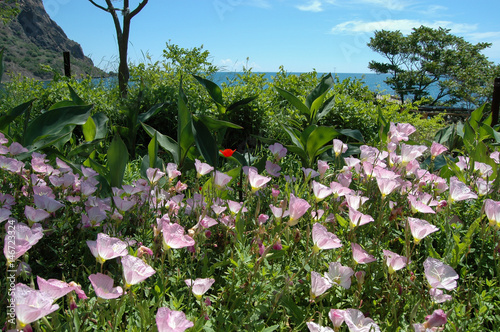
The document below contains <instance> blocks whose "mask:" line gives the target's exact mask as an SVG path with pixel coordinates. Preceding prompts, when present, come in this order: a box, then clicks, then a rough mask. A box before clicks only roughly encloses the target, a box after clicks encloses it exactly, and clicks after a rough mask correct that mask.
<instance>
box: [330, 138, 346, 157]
mask: <svg viewBox="0 0 500 332" xmlns="http://www.w3.org/2000/svg"><path fill="white" fill-rule="evenodd" d="M346 151H347V144H345V143H344V142H342V141H341V140H339V139H334V140H333V152H334V153H335V157H338V156H340V155H341V154H342V153H344V152H346Z"/></svg>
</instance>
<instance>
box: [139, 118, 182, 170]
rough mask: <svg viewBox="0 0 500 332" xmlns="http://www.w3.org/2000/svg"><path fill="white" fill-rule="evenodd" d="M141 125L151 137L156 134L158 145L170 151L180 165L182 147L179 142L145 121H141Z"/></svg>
mask: <svg viewBox="0 0 500 332" xmlns="http://www.w3.org/2000/svg"><path fill="white" fill-rule="evenodd" d="M141 125H142V128H144V130H145V131H146V133H147V134H148V135H149V136H150V137H154V136H155V135H156V139H157V141H158V145H160V146H161V147H162V148H163V149H164V150H165V151H167V152H170V154H171V155H172V158H173V159H174V162H175V163H176V164H177V165H178V164H179V162H180V148H179V145H178V144H177V142H176V141H174V140H173V139H172V138H170V137H168V136H167V135H163V134H162V133H160V132H159V131H157V130H156V129H154V128H152V127H150V126H148V125H147V124H145V123H141Z"/></svg>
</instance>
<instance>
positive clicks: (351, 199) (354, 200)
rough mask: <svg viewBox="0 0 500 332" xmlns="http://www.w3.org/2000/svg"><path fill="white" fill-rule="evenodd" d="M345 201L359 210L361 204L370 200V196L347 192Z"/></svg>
mask: <svg viewBox="0 0 500 332" xmlns="http://www.w3.org/2000/svg"><path fill="white" fill-rule="evenodd" d="M345 201H346V203H347V206H349V207H351V208H353V209H354V210H359V208H360V207H361V205H363V204H364V203H365V202H366V201H368V197H365V196H358V195H350V194H347V195H345Z"/></svg>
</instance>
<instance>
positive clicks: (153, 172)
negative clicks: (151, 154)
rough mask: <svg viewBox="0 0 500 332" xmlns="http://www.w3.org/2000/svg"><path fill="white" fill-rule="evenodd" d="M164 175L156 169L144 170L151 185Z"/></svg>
mask: <svg viewBox="0 0 500 332" xmlns="http://www.w3.org/2000/svg"><path fill="white" fill-rule="evenodd" d="M164 175H165V173H164V172H162V171H160V170H159V169H158V168H148V169H147V170H146V176H147V177H148V180H149V182H150V183H151V184H155V183H156V182H158V181H159V180H160V179H161V178H162V177H163V176H164Z"/></svg>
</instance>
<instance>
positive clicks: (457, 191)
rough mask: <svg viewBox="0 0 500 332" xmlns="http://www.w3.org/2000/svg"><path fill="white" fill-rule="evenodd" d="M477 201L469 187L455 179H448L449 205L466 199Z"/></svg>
mask: <svg viewBox="0 0 500 332" xmlns="http://www.w3.org/2000/svg"><path fill="white" fill-rule="evenodd" d="M472 198H473V199H477V195H476V194H474V193H473V192H472V190H470V188H469V187H467V185H466V184H465V183H463V182H462V181H460V180H459V179H458V178H457V177H455V176H454V177H451V178H450V196H449V201H450V204H451V203H453V202H457V201H463V200H466V199H472Z"/></svg>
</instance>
